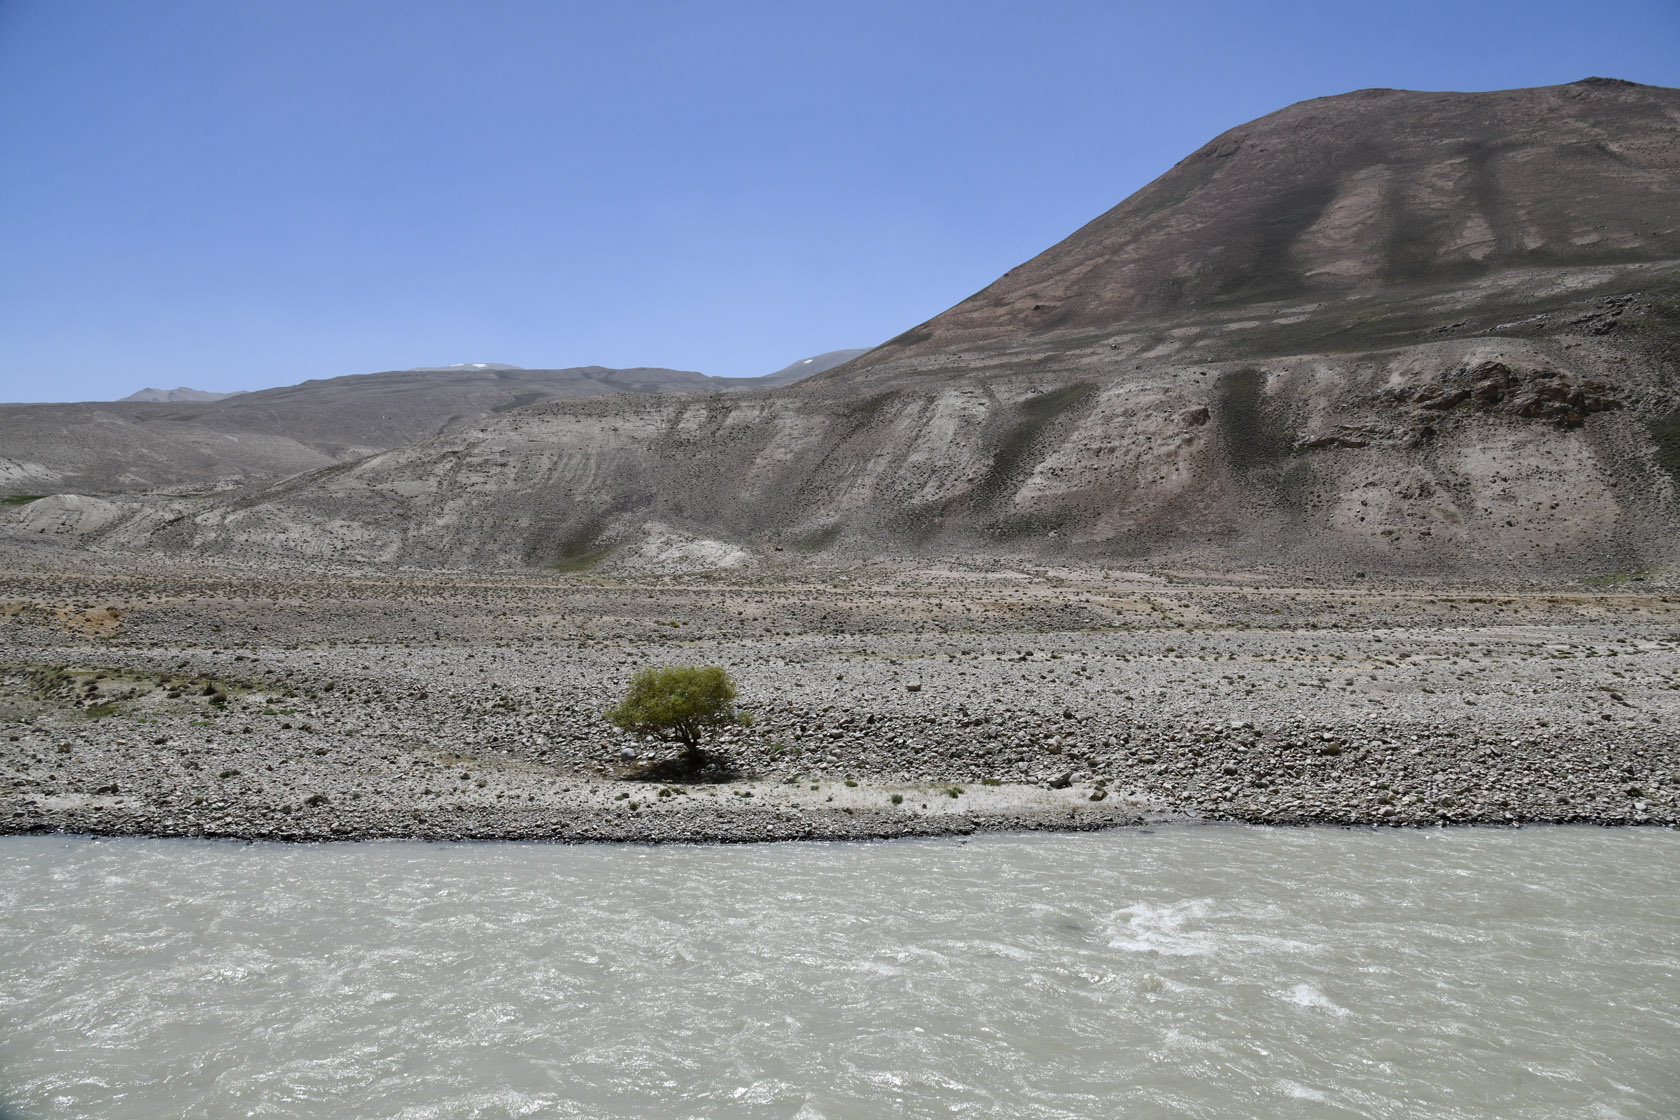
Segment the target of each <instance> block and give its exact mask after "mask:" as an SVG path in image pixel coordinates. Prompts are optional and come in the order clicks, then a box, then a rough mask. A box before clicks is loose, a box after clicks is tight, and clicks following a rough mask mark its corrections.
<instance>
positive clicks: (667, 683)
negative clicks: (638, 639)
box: [606, 665, 746, 751]
mask: <svg viewBox="0 0 1680 1120" xmlns="http://www.w3.org/2000/svg"><path fill="white" fill-rule="evenodd" d="M606 715H607V719H608V720H609V721H610V722H611V723H613V724H615V725H616V726H618V727H622V728H624V729H625V730H626V731H634V732H635V733H637V734H638V735H655V736H658V737H659V738H661V739H664V740H666V741H667V742H673V743H681V744H682V745H683V746H685V747H687V748H688V749H689V750H690V751H693V750H696V749H697V748H698V747H699V745H700V741H701V740H702V739H703V738H705V736H706V735H707V734H708V733H710V732H712V731H716V730H718V729H719V728H722V727H727V726H730V725H732V724H738V723H745V722H746V719H745V717H744V716H742V715H740V714H738V713H737V712H736V711H735V682H734V681H732V680H730V679H729V674H728V673H726V672H724V671H723V669H722V668H720V667H719V666H717V665H671V666H666V667H664V668H658V669H652V668H650V669H642V670H640V671H638V672H637V673H636V675H635V676H634V677H632V678H630V690H629V692H628V693H626V695H625V697H624V700H623V701H622V702H621V703H619V704H618V705H617V706H616V707H613V708H610V709H608V711H607V713H606Z"/></svg>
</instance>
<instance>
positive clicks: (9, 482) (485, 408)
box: [0, 351, 862, 495]
mask: <svg viewBox="0 0 1680 1120" xmlns="http://www.w3.org/2000/svg"><path fill="white" fill-rule="evenodd" d="M836 353H838V354H848V355H849V354H859V353H862V351H838V352H836ZM831 357H833V355H820V356H819V357H818V358H816V359H810V361H811V363H812V369H811V372H814V371H815V370H816V369H826V368H829V367H830V366H831V365H832V364H833V363H832V361H829V359H830V358H831ZM801 365H802V363H795V365H794V366H792V367H789V369H787V370H781V371H778V372H777V373H775V374H772V375H769V376H768V377H766V378H763V379H758V378H724V377H708V376H707V375H706V374H703V373H695V372H693V371H690V370H673V369H660V368H650V367H642V368H636V369H607V368H606V367H603V366H578V367H573V368H570V369H521V368H519V367H518V366H508V365H502V364H498V363H471V364H467V365H459V366H446V367H433V368H426V369H413V370H394V371H390V372H385V373H370V374H353V375H350V376H345V377H333V378H322V379H315V380H310V381H304V382H302V383H300V384H297V385H287V386H281V387H279V388H274V389H263V390H259V391H256V392H249V393H232V394H200V393H199V391H198V390H193V389H176V390H169V391H167V392H165V391H162V390H156V389H148V390H144V391H143V393H136V394H134V395H133V396H131V397H129V398H126V399H125V400H123V401H118V402H114V403H98V402H88V403H75V404H14V405H0V448H3V449H4V457H0V492H10V493H40V492H42V491H43V490H44V489H45V490H68V491H74V492H78V493H82V494H102V495H109V494H115V493H122V492H127V491H138V490H148V489H155V488H158V487H169V488H187V489H195V488H203V487H212V486H218V485H227V484H232V483H245V482H251V481H256V480H263V479H276V478H282V477H285V476H287V475H292V474H296V473H298V472H300V471H307V470H313V469H316V468H318V467H322V466H327V465H331V464H334V463H339V462H344V461H347V460H353V459H357V458H361V457H364V456H367V455H371V454H374V453H376V452H379V451H386V450H389V449H391V448H393V447H400V446H402V445H403V444H406V443H412V442H414V441H416V440H422V439H426V438H428V437H431V436H435V435H437V434H439V433H440V432H443V431H446V430H448V429H449V428H451V427H453V426H455V425H458V424H462V423H467V422H470V421H474V420H478V419H481V418H483V417H486V416H493V415H497V414H500V413H505V412H508V411H511V410H513V409H517V408H521V407H523V406H525V405H529V404H534V403H536V402H538V401H546V400H558V399H568V398H573V397H588V396H600V395H611V394H615V393H692V392H701V393H716V392H733V391H737V390H739V389H742V388H748V387H757V386H764V385H771V384H787V383H791V382H792V381H794V380H797V379H798V377H799V376H804V375H805V374H800V373H797V372H795V373H790V372H789V371H790V370H793V371H797V370H798V369H799V368H800V366H801ZM144 394H152V396H147V397H145V399H142V397H143V396H144ZM185 394H198V395H196V396H190V395H185ZM165 405H167V406H171V407H162V406H165Z"/></svg>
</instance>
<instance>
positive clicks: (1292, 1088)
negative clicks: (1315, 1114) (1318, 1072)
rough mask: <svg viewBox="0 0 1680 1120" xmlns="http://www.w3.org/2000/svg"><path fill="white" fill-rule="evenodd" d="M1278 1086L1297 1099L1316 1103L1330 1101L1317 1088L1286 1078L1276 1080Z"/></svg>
mask: <svg viewBox="0 0 1680 1120" xmlns="http://www.w3.org/2000/svg"><path fill="white" fill-rule="evenodd" d="M1278 1088H1279V1089H1282V1090H1283V1091H1284V1092H1285V1093H1287V1094H1288V1095H1289V1096H1291V1097H1293V1098H1294V1099H1295V1100H1298V1101H1312V1102H1314V1103H1316V1104H1329V1103H1330V1098H1329V1097H1327V1096H1325V1095H1324V1094H1323V1093H1321V1092H1319V1091H1318V1090H1317V1089H1310V1088H1308V1087H1307V1086H1305V1085H1302V1084H1301V1083H1300V1082H1298V1081H1290V1080H1288V1079H1287V1078H1286V1079H1283V1080H1280V1081H1279V1082H1278Z"/></svg>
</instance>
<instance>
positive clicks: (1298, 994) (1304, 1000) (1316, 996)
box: [1283, 984, 1348, 1015]
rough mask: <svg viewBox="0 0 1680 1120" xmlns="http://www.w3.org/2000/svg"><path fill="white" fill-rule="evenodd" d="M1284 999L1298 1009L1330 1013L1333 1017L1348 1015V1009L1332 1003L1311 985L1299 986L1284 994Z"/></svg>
mask: <svg viewBox="0 0 1680 1120" xmlns="http://www.w3.org/2000/svg"><path fill="white" fill-rule="evenodd" d="M1283 998H1284V999H1286V1000H1288V1001H1289V1002H1290V1003H1293V1004H1294V1005H1295V1006H1296V1007H1307V1008H1312V1009H1313V1010H1316V1011H1328V1012H1330V1014H1332V1015H1346V1014H1347V1013H1348V1009H1347V1008H1345V1007H1340V1006H1338V1005H1337V1004H1334V1003H1332V1002H1330V997H1329V996H1327V995H1325V994H1324V993H1323V992H1321V991H1319V990H1318V989H1317V988H1315V987H1313V986H1312V985H1311V984H1297V985H1295V986H1294V987H1293V988H1291V989H1289V991H1288V992H1286V993H1284V996H1283Z"/></svg>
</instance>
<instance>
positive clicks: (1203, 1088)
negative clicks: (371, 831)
mask: <svg viewBox="0 0 1680 1120" xmlns="http://www.w3.org/2000/svg"><path fill="white" fill-rule="evenodd" d="M0 1031H3V1035H0V1079H3V1082H0V1083H3V1085H4V1089H3V1090H0V1100H4V1101H5V1102H6V1105H7V1106H8V1107H10V1108H11V1109H12V1110H13V1112H14V1113H15V1114H16V1115H17V1116H21V1117H24V1118H30V1120H33V1118H41V1120H45V1118H49V1117H70V1116H78V1117H80V1116H86V1117H100V1118H121V1117H165V1116H167V1117H204V1118H217V1120H220V1118H224V1117H240V1116H257V1117H270V1116H275V1117H279V1116H288V1117H289V1116H311V1117H314V1116H320V1117H350V1116H356V1117H410V1118H422V1117H440V1118H441V1117H483V1118H492V1117H514V1116H534V1117H551V1116H552V1117H570V1116H587V1117H600V1116H612V1117H617V1116H625V1117H629V1116H636V1117H642V1116H646V1117H684V1116H704V1117H737V1116H738V1117H800V1118H814V1117H832V1118H838V1117H879V1116H918V1117H919V1116H959V1117H960V1116H986V1117H1078V1118H1088V1117H1107V1116H1113V1117H1139V1118H1144V1117H1215V1116H1217V1117H1253V1116H1277V1117H1307V1118H1311V1117H1344V1116H1375V1117H1405V1118H1407V1120H1412V1118H1415V1117H1425V1116H1427V1117H1471V1116H1476V1117H1481V1116H1487V1117H1495V1116H1497V1117H1512V1116H1523V1117H1570V1118H1575V1117H1592V1116H1604V1117H1616V1116H1621V1117H1654V1116H1675V1115H1677V1114H1680V834H1675V833H1671V832H1660V831H1655V830H1648V829H1647V830H1620V831H1609V830H1596V829H1564V828H1557V829H1524V830H1521V831H1504V830H1447V831H1428V832H1419V831H1406V832H1401V831H1383V832H1370V831H1342V830H1334V829H1314V830H1292V831H1283V830H1276V831H1274V830H1261V829H1246V828H1224V827H1220V828H1190V827H1186V828H1168V829H1159V830H1156V831H1153V832H1150V831H1122V832H1111V833H1104V834H1098V835H1085V836H1002V837H991V838H984V839H975V840H972V841H969V842H961V841H909V842H894V843H886V844H864V845H859V844H853V845H842V844H835V845H825V844H778V845H760V846H748V847H729V848H715V847H714V848H702V847H670V848H647V847H631V846H624V847H548V846H539V845H517V844H515V845H472V844H462V845H449V844H435V845H432V844H412V843H381V844H359V845H342V846H264V845H254V846H250V845H234V844H227V843H201V842H188V841H145V840H122V841H95V840H87V839H70V838H62V837H53V838H12V839H6V840H4V841H0Z"/></svg>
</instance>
